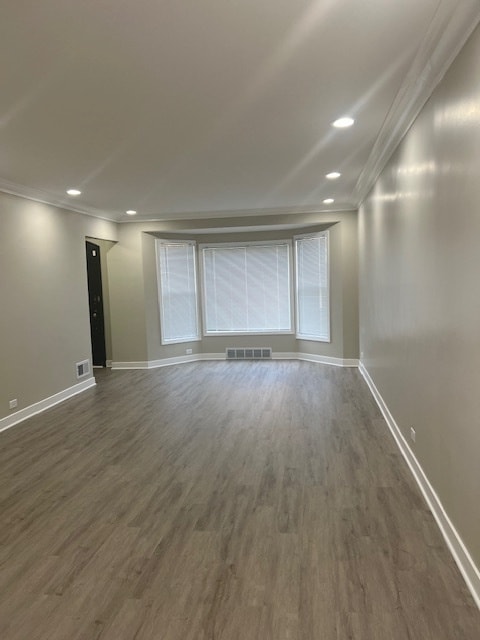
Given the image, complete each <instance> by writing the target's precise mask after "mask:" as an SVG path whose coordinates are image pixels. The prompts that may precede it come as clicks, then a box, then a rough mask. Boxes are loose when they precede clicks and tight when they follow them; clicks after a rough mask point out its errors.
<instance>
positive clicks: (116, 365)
mask: <svg viewBox="0 0 480 640" xmlns="http://www.w3.org/2000/svg"><path fill="white" fill-rule="evenodd" d="M149 368H150V367H149V366H148V361H147V360H143V361H131V362H115V360H112V371H114V370H115V369H149Z"/></svg>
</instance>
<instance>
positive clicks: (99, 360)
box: [86, 241, 107, 367]
mask: <svg viewBox="0 0 480 640" xmlns="http://www.w3.org/2000/svg"><path fill="white" fill-rule="evenodd" d="M86 245H87V277H88V302H89V305H90V333H91V336H92V356H93V366H94V367H105V366H106V364H107V354H106V350H105V321H104V317H103V294H102V269H101V266H100V247H99V246H98V245H96V244H93V242H88V241H87V243H86Z"/></svg>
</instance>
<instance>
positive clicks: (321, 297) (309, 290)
mask: <svg viewBox="0 0 480 640" xmlns="http://www.w3.org/2000/svg"><path fill="white" fill-rule="evenodd" d="M295 256H296V287H295V292H296V311H297V334H296V335H297V338H303V339H305V340H320V341H323V342H329V341H330V292H329V264H328V231H325V232H323V233H318V234H315V235H313V236H297V237H295Z"/></svg>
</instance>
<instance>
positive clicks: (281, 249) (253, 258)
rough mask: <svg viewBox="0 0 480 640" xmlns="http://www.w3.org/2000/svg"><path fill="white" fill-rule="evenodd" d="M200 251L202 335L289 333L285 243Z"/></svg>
mask: <svg viewBox="0 0 480 640" xmlns="http://www.w3.org/2000/svg"><path fill="white" fill-rule="evenodd" d="M201 252H202V267H203V269H202V271H203V306H204V331H205V335H220V334H233V333H237V334H238V333H245V334H250V333H260V334H261V333H289V332H291V331H292V313H291V304H290V297H291V295H290V292H291V286H290V243H289V242H288V241H282V242H275V243H262V244H260V243H245V244H242V245H241V246H239V245H222V246H218V245H213V246H202V247H201Z"/></svg>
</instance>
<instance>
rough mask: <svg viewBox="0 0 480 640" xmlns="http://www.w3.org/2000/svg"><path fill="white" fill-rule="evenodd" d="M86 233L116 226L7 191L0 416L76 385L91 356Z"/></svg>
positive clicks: (0, 206)
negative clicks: (14, 403) (12, 405)
mask: <svg viewBox="0 0 480 640" xmlns="http://www.w3.org/2000/svg"><path fill="white" fill-rule="evenodd" d="M86 236H92V237H96V238H100V239H110V240H115V239H116V225H114V224H112V223H109V222H106V221H103V220H98V219H95V218H91V217H88V216H83V215H80V214H77V213H72V212H69V211H66V210H63V209H58V208H55V207H51V206H48V205H45V204H40V203H38V202H33V201H30V200H25V199H23V198H18V197H16V196H11V195H8V194H4V193H0V238H1V239H0V300H1V312H0V354H1V357H0V419H1V418H4V417H6V416H8V415H11V414H12V413H13V411H12V410H10V409H9V405H8V403H9V400H12V399H13V398H16V399H17V400H18V409H22V408H25V407H28V406H30V405H31V404H34V403H35V402H39V401H40V400H44V399H45V398H48V397H50V396H52V395H54V394H56V393H59V392H60V391H63V390H65V389H67V388H69V387H71V386H73V385H75V384H77V383H78V380H77V377H76V371H75V363H76V362H79V361H81V360H85V359H87V358H91V342H90V321H89V312H88V287H87V275H86V273H87V272H86V258H85V238H86Z"/></svg>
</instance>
